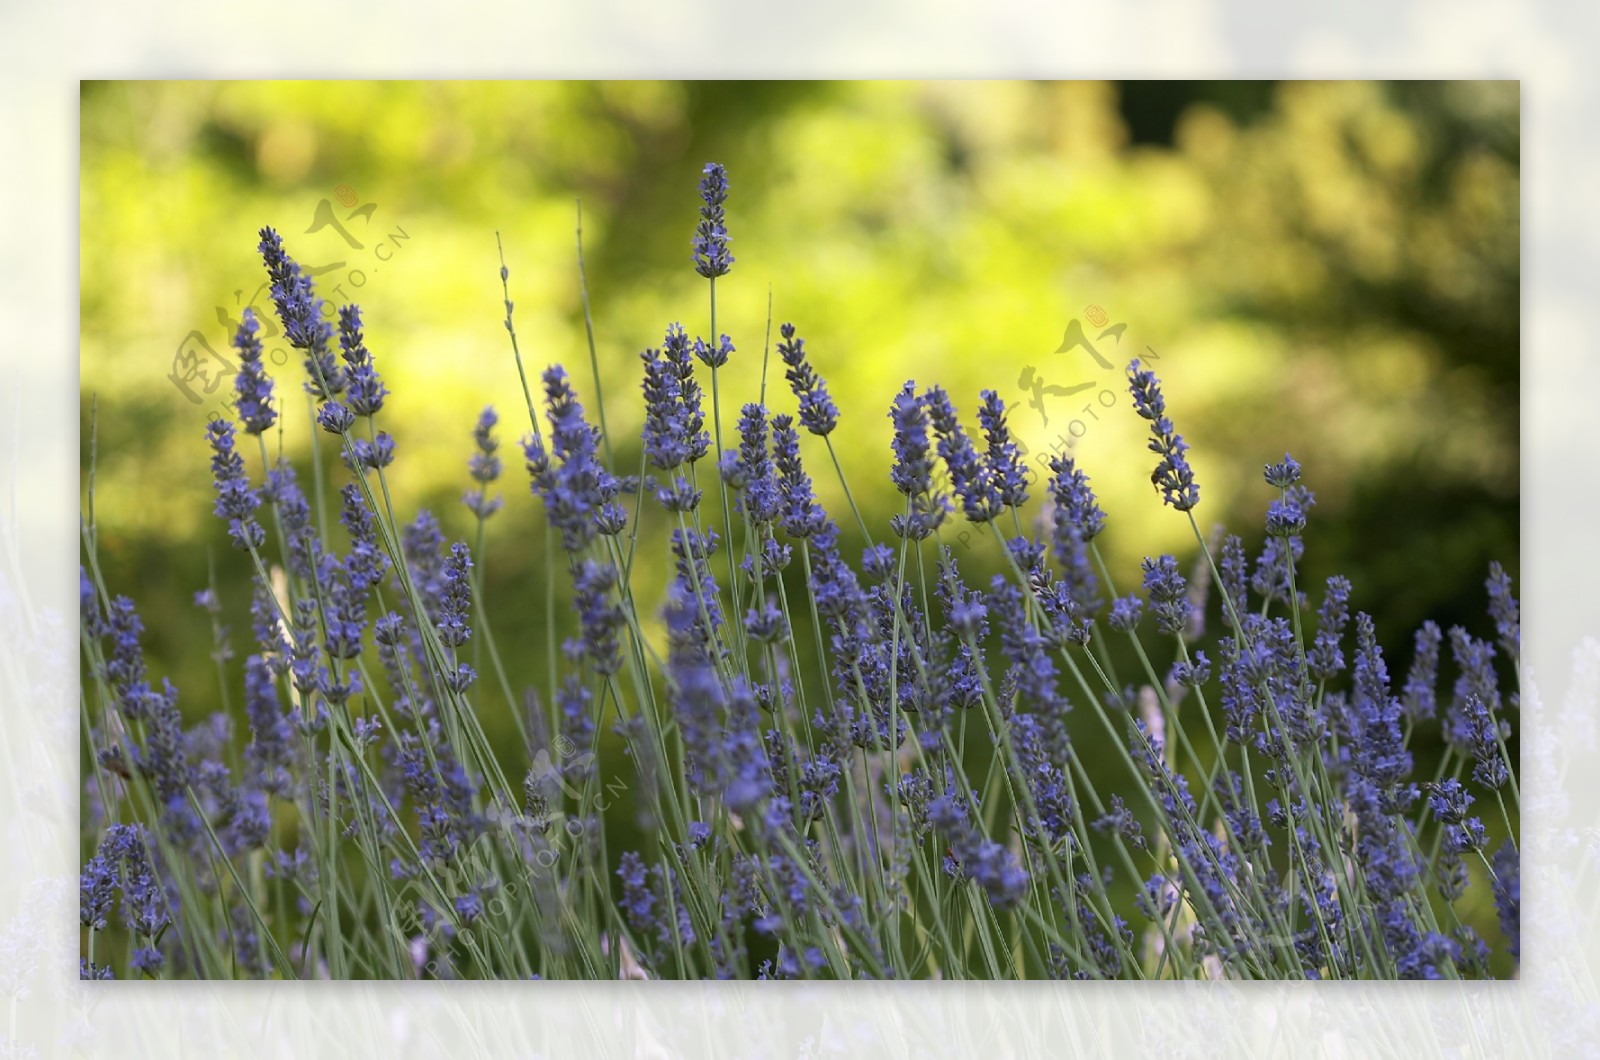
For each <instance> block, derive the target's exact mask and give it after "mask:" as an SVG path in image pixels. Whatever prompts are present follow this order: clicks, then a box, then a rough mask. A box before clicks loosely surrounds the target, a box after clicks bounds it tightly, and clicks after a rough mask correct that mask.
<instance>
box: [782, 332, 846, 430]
mask: <svg viewBox="0 0 1600 1060" xmlns="http://www.w3.org/2000/svg"><path fill="white" fill-rule="evenodd" d="M778 330H779V331H780V332H781V333H782V334H783V338H782V340H781V341H780V342H779V343H778V356H780V357H782V358H783V363H784V364H785V365H787V366H788V368H787V370H785V372H784V373H783V376H784V378H785V379H787V380H789V388H790V389H791V390H793V391H794V396H795V397H796V398H797V399H798V400H799V402H800V424H801V426H803V427H805V429H806V430H808V431H810V432H811V433H812V434H815V435H818V436H826V435H827V434H828V433H829V432H830V431H832V430H833V429H834V428H835V427H837V426H838V425H839V409H838V406H836V405H835V404H834V403H833V398H831V397H829V396H828V384H826V383H824V382H823V381H822V377H821V376H819V375H818V374H817V373H816V370H815V369H813V368H812V367H811V362H810V361H809V360H807V359H806V340H805V339H802V338H798V337H797V336H796V334H795V327H794V325H793V324H788V323H786V324H784V325H783V326H782V327H780V328H779V329H778Z"/></svg>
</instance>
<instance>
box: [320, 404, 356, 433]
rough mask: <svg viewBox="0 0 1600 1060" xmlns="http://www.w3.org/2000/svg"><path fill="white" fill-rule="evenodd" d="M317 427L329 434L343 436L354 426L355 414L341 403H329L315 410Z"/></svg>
mask: <svg viewBox="0 0 1600 1060" xmlns="http://www.w3.org/2000/svg"><path fill="white" fill-rule="evenodd" d="M317 425H318V426H319V427H321V428H322V429H323V430H325V431H327V432H328V433H329V434H340V435H342V434H344V433H346V432H347V431H349V430H350V428H351V427H354V426H355V425H356V414H355V413H354V412H352V411H351V410H350V406H348V405H346V404H345V403H344V402H342V401H329V402H327V403H325V404H324V405H323V406H322V407H321V408H320V409H318V410H317Z"/></svg>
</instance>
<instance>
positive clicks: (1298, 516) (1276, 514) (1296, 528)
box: [1267, 496, 1306, 537]
mask: <svg viewBox="0 0 1600 1060" xmlns="http://www.w3.org/2000/svg"><path fill="white" fill-rule="evenodd" d="M1305 528H1306V510H1305V509H1304V508H1302V507H1301V506H1300V505H1299V504H1298V503H1297V502H1296V500H1295V498H1293V497H1288V496H1285V497H1279V498H1277V499H1276V500H1274V501H1273V502H1272V503H1271V504H1269V505H1267V534H1268V535H1269V536H1271V537H1293V536H1295V535H1296V534H1298V533H1300V532H1301V531H1302V530H1304V529H1305Z"/></svg>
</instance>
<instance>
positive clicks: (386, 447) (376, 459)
mask: <svg viewBox="0 0 1600 1060" xmlns="http://www.w3.org/2000/svg"><path fill="white" fill-rule="evenodd" d="M344 462H345V466H346V467H348V468H350V470H352V471H355V470H357V469H358V468H363V467H367V468H372V469H373V470H377V469H379V468H385V467H388V466H389V465H390V464H392V463H394V439H393V438H392V437H390V435H389V432H388V431H379V432H378V435H377V438H376V439H374V440H373V441H370V442H369V441H367V439H365V438H352V439H350V452H348V453H346V454H345V457H344Z"/></svg>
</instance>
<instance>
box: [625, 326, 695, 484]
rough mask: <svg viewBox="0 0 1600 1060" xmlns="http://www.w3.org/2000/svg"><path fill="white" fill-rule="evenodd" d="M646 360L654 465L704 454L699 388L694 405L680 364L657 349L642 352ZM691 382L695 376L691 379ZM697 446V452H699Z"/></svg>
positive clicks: (647, 428) (647, 432)
mask: <svg viewBox="0 0 1600 1060" xmlns="http://www.w3.org/2000/svg"><path fill="white" fill-rule="evenodd" d="M680 334H681V330H680V329H678V328H677V325H673V328H672V330H669V331H668V333H667V339H668V343H669V347H670V345H671V344H672V341H673V339H674V338H675V336H677V335H680ZM639 356H640V357H641V359H643V361H644V383H643V387H644V407H645V418H644V452H645V457H646V458H647V459H648V460H649V461H650V463H651V465H652V466H654V467H658V468H660V469H661V470H663V471H671V470H672V469H673V468H675V467H677V466H678V465H680V464H683V463H685V462H686V461H692V460H695V459H697V458H698V456H699V455H701V454H703V453H704V451H705V449H704V447H703V446H701V445H700V444H699V439H698V438H697V437H696V432H698V431H699V430H700V428H701V425H703V424H704V422H705V418H704V416H702V415H700V412H699V405H698V393H699V391H698V388H697V389H696V390H695V392H694V393H695V398H694V400H695V404H694V406H693V407H691V406H690V405H689V403H688V402H687V401H686V400H685V395H684V390H683V383H684V377H683V374H682V373H681V371H680V368H681V365H680V364H679V363H678V362H674V361H673V360H672V359H670V357H666V356H663V354H662V351H661V350H658V349H648V350H645V351H644V352H643V353H642V354H640V355H639ZM690 382H691V383H692V382H693V380H692V378H691V379H690ZM697 450H698V452H697Z"/></svg>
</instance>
